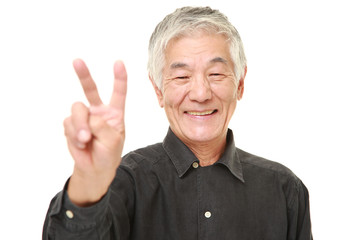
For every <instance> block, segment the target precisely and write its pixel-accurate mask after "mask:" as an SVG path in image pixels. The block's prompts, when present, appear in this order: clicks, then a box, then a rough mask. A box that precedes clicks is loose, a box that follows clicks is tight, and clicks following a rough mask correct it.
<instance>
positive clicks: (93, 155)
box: [43, 7, 312, 240]
mask: <svg viewBox="0 0 360 240" xmlns="http://www.w3.org/2000/svg"><path fill="white" fill-rule="evenodd" d="M74 68H75V71H76V73H77V75H78V77H79V79H80V81H81V84H82V86H83V89H84V92H85V95H86V97H87V99H88V101H89V103H90V107H87V106H85V105H84V104H83V103H75V104H74V105H73V107H72V115H71V116H70V117H69V118H67V119H65V121H64V127H65V135H66V137H67V141H68V146H69V151H70V152H71V154H72V156H73V158H74V161H75V164H74V172H73V175H72V176H71V177H70V179H69V181H68V182H67V183H66V185H65V188H64V190H63V191H62V192H60V193H59V194H58V195H57V196H55V198H54V199H53V200H52V201H51V204H50V207H49V211H48V214H47V217H46V220H45V224H44V232H43V239H217V240H218V239H251V240H253V239H267V240H268V239H274V240H281V239H302V240H305V239H312V236H311V226H310V225H311V224H310V213H309V202H308V192H307V189H306V187H305V186H304V185H303V184H302V182H301V181H300V180H299V179H298V178H297V177H296V176H295V175H294V174H293V173H292V172H291V171H290V170H289V169H287V168H286V167H284V166H282V165H280V164H278V163H275V162H271V161H268V160H265V159H263V158H260V157H257V156H254V155H251V154H249V153H246V152H244V151H242V150H240V149H238V148H236V147H235V144H234V139H233V134H232V132H231V130H230V129H228V124H229V121H230V119H231V116H232V114H233V112H234V110H235V107H236V103H237V101H238V100H240V99H241V98H242V95H243V91H244V78H245V75H246V71H247V68H246V58H245V54H244V51H243V46H242V42H241V39H240V36H239V34H238V32H237V31H236V29H235V28H234V27H233V26H232V25H231V24H230V23H229V22H228V20H227V18H226V17H225V16H224V15H223V14H221V13H220V12H218V11H217V10H212V9H210V8H191V7H185V8H181V9H178V10H176V11H175V12H174V13H172V14H170V15H168V16H167V17H165V19H164V20H163V21H162V22H160V23H159V25H158V26H157V27H156V29H155V31H154V33H153V35H152V36H151V39H150V44H149V63H148V69H149V77H150V80H151V82H152V84H153V86H154V89H155V92H156V95H157V98H158V101H159V104H160V106H161V107H163V108H164V109H165V112H166V115H167V117H168V120H169V123H170V128H169V131H168V134H167V136H166V137H165V139H164V141H163V142H162V143H158V144H154V145H152V146H148V147H145V148H142V149H138V150H136V151H134V152H130V153H129V154H127V155H125V156H124V157H122V158H121V157H120V156H121V153H122V149H123V144H124V138H125V127H124V107H125V96H126V80H127V76H126V72H125V68H124V65H123V63H122V62H116V63H115V65H114V74H115V81H114V91H113V95H112V97H111V101H110V104H109V105H107V106H106V105H104V104H103V103H102V101H101V99H100V97H99V95H98V92H97V90H96V85H95V83H94V81H93V80H92V78H91V76H90V73H89V71H88V69H87V67H86V66H85V63H84V62H83V61H81V60H75V61H74ZM120 162H121V163H120Z"/></svg>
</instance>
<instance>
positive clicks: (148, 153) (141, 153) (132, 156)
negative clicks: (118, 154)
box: [121, 143, 166, 169]
mask: <svg viewBox="0 0 360 240" xmlns="http://www.w3.org/2000/svg"><path fill="white" fill-rule="evenodd" d="M165 154H166V153H165V151H164V148H163V146H162V143H156V144H152V145H149V146H147V147H144V148H139V149H137V150H134V151H131V152H129V153H127V154H126V155H125V156H123V157H122V161H121V166H124V167H128V168H132V169H134V168H136V167H138V166H140V165H154V164H156V163H157V162H158V161H159V160H161V159H163V158H164V155H165Z"/></svg>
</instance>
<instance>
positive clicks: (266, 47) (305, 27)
mask: <svg viewBox="0 0 360 240" xmlns="http://www.w3.org/2000/svg"><path fill="white" fill-rule="evenodd" d="M184 5H210V6H212V7H213V8H218V9H220V10H221V11H222V12H223V13H225V14H226V15H227V16H228V17H229V19H230V21H231V22H232V23H233V24H234V25H235V26H236V27H237V29H238V30H239V32H240V34H241V36H242V38H243V42H244V46H245V52H246V55H247V58H248V74H247V77H246V79H245V94H244V97H243V100H241V101H240V102H239V105H238V108H237V111H236V112H235V115H234V117H233V119H232V122H231V123H230V125H231V126H230V127H231V128H232V129H233V130H234V133H235V140H236V144H237V146H238V147H240V148H242V149H244V150H246V151H249V152H251V153H254V154H256V155H260V156H262V157H265V158H268V159H271V160H275V161H278V162H281V163H283V164H284V165H286V166H288V167H289V168H291V169H292V170H293V172H295V174H297V175H298V176H299V177H300V178H301V179H302V180H303V182H304V183H305V184H306V186H307V187H308V189H309V191H310V201H311V216H312V224H313V234H314V237H315V238H316V239H327V240H328V239H356V238H357V237H358V228H359V224H360V222H359V214H360V208H359V202H360V197H359V183H360V180H359V177H358V176H357V174H358V172H359V170H358V166H359V164H358V162H359V160H360V154H359V150H360V148H359V143H360V140H359V138H360V137H359V136H360V128H359V120H360V117H359V103H360V97H359V90H360V88H359V87H360V84H359V81H360V73H359V72H360V70H359V65H360V61H359V58H360V47H359V43H360V35H359V32H360V31H359V23H360V14H359V7H358V6H357V5H356V1H349V0H338V1H331V0H330V1H329V0H328V1H319V0H302V1H296V2H295V1H285V0H284V1H279V0H272V1H266V0H263V1H259V0H251V1H234V0H233V1H225V0H221V1H219V0H216V1H195V0H191V1H185V0H183V1H165V0H163V1H155V0H152V1H119V0H118V1H89V0H82V1H76V0H72V1H65V0H63V1H50V0H47V1H45V0H44V1H39V0H33V1H26V0H13V1H5V0H2V1H1V2H0V81H1V84H0V104H1V105H0V109H1V118H0V121H1V122H0V141H1V144H0V161H1V162H0V163H1V165H0V184H1V188H0V190H1V197H0V201H1V202H0V208H1V210H0V219H1V224H0V239H40V238H41V232H42V224H43V220H44V217H45V214H46V211H47V208H48V204H49V202H50V200H51V198H52V197H53V196H54V195H55V194H56V193H57V192H58V191H60V190H61V189H62V187H63V184H64V183H65V181H66V179H67V178H68V177H69V176H70V174H71V172H72V166H73V162H72V159H71V157H70V155H69V153H68V151H67V148H66V142H65V138H64V135H63V126H62V121H63V119H64V118H65V117H66V116H68V114H69V113H70V107H71V104H72V103H73V102H75V101H79V100H80V101H84V100H85V98H84V96H83V93H82V89H81V87H80V84H79V82H78V80H77V77H76V75H75V73H74V71H73V69H72V60H73V59H74V58H77V57H81V58H83V59H84V60H85V61H86V62H87V64H88V66H89V68H90V70H91V72H92V74H93V77H94V79H95V80H96V81H97V83H98V87H99V89H100V92H101V95H102V97H103V98H104V100H105V101H107V100H108V99H109V96H110V93H111V90H112V81H113V78H112V66H113V63H114V61H115V60H116V59H122V60H124V62H125V64H126V67H127V71H128V76H129V83H128V98H127V105H126V108H127V112H126V125H127V139H126V143H125V150H124V153H125V152H128V151H130V150H132V149H136V148H139V147H143V146H146V145H148V144H152V143H155V142H159V141H162V139H163V137H164V136H165V133H166V131H167V128H168V123H167V119H166V116H165V114H164V112H163V110H162V109H161V108H159V107H158V104H157V100H156V97H155V94H154V92H153V90H152V86H151V84H150V82H149V80H148V78H147V72H146V61H147V43H148V39H149V37H150V34H151V32H152V31H153V29H154V28H155V25H156V24H157V23H158V22H159V21H160V20H161V19H162V18H163V17H164V16H165V15H166V14H168V13H170V12H172V11H173V10H175V8H177V7H180V6H184Z"/></svg>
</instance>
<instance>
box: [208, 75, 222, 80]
mask: <svg viewBox="0 0 360 240" xmlns="http://www.w3.org/2000/svg"><path fill="white" fill-rule="evenodd" d="M209 78H210V79H212V80H221V79H223V78H224V74H221V73H211V74H210V75H209Z"/></svg>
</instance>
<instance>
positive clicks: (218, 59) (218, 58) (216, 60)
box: [210, 57, 228, 64]
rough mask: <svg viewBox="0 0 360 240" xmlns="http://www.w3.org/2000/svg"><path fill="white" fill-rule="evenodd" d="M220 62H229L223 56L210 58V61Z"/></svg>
mask: <svg viewBox="0 0 360 240" xmlns="http://www.w3.org/2000/svg"><path fill="white" fill-rule="evenodd" d="M218 62H219V63H225V64H227V62H228V61H227V60H226V59H224V58H222V57H216V58H213V59H211V60H210V63H218Z"/></svg>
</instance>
